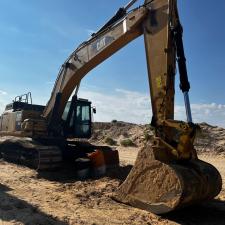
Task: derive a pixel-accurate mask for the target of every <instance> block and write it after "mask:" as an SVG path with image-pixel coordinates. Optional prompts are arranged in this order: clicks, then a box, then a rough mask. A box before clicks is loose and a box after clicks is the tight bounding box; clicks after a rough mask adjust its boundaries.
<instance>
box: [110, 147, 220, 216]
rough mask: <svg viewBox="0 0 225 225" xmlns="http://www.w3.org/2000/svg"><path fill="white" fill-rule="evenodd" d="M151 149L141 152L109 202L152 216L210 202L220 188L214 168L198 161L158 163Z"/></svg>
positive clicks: (218, 176) (217, 173) (218, 177)
mask: <svg viewBox="0 0 225 225" xmlns="http://www.w3.org/2000/svg"><path fill="white" fill-rule="evenodd" d="M154 151H155V149H154V147H152V146H147V147H146V148H143V149H142V150H141V151H140V152H139V154H138V157H137V159H136V162H135V165H134V167H133V168H132V170H131V172H130V174H129V175H128V177H127V178H126V180H125V181H124V182H123V183H122V185H121V186H120V187H119V189H118V190H117V192H116V193H115V194H114V196H113V199H114V200H116V201H119V202H122V203H125V204H128V205H131V206H134V207H137V208H140V209H144V210H147V211H150V212H153V213H155V214H164V213H168V212H170V211H173V210H175V209H178V208H182V207H185V206H188V205H192V204H195V203H200V202H202V201H204V200H209V199H213V198H214V197H215V196H217V195H218V194H219V192H220V191H221V188H222V178H221V176H220V174H219V172H218V171H217V169H216V168H215V167H213V166H212V165H210V164H208V163H206V162H203V161H201V160H199V159H197V158H196V159H193V160H190V161H189V162H175V161H174V162H171V161H170V162H162V161H159V160H157V159H156V157H155V155H156V154H155V153H154Z"/></svg>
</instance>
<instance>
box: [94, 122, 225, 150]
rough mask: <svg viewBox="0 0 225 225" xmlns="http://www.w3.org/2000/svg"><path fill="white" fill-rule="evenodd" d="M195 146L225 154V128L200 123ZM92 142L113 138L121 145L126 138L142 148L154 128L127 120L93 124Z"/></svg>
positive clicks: (151, 135) (103, 141)
mask: <svg viewBox="0 0 225 225" xmlns="http://www.w3.org/2000/svg"><path fill="white" fill-rule="evenodd" d="M199 126H200V129H199V130H198V132H197V137H196V141H195V147H196V149H197V151H198V152H200V153H203V152H207V153H216V154H225V129H224V128H221V127H217V126H211V125H209V124H207V123H201V124H199ZM93 132H94V134H93V136H92V138H91V139H90V141H91V142H95V143H98V144H99V143H101V144H109V143H107V141H106V140H107V138H110V139H112V140H113V142H112V145H117V146H121V143H122V142H123V141H124V140H125V141H126V140H130V141H132V142H133V143H134V145H133V147H135V148H136V149H138V150H139V149H140V148H141V147H143V145H145V144H146V142H147V141H151V138H152V137H153V134H154V129H153V128H152V127H151V126H150V125H137V124H132V123H125V122H120V121H119V122H111V123H100V122H96V123H94V126H93ZM131 147H132V146H131Z"/></svg>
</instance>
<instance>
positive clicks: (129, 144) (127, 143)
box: [120, 139, 135, 147]
mask: <svg viewBox="0 0 225 225" xmlns="http://www.w3.org/2000/svg"><path fill="white" fill-rule="evenodd" d="M120 144H121V145H122V146H123V147H134V146H135V144H134V142H133V141H132V140H131V139H124V140H122V141H120Z"/></svg>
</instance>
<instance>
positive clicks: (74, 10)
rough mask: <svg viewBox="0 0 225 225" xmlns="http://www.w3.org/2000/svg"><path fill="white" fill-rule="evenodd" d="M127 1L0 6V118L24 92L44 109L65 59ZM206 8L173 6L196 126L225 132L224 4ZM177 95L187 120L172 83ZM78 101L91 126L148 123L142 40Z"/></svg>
mask: <svg viewBox="0 0 225 225" xmlns="http://www.w3.org/2000/svg"><path fill="white" fill-rule="evenodd" d="M127 1H128V0H114V1H112V2H110V3H109V1H108V2H107V3H106V1H104V0H95V1H92V0H87V1H80V0H77V1H74V0H38V1H37V0H13V2H12V1H9V0H0V78H1V82H0V111H2V110H3V107H4V104H6V103H7V102H10V101H11V100H12V99H13V98H14V96H16V95H19V94H22V93H25V92H28V91H32V93H33V100H34V101H35V103H39V104H45V103H46V102H47V100H48V98H49V96H50V93H51V90H52V86H53V83H54V81H55V79H56V76H57V73H58V70H59V68H60V66H61V64H62V63H63V62H64V60H65V59H66V58H67V56H68V55H69V54H70V53H71V52H72V51H73V50H74V49H75V48H76V47H77V46H78V45H79V44H80V43H81V42H83V41H85V40H87V39H88V38H89V35H90V32H91V31H95V30H97V29H98V28H99V27H101V25H103V24H104V23H105V22H106V20H107V19H108V18H109V17H111V16H112V15H113V14H114V13H115V12H116V10H117V9H118V8H119V7H121V6H123V5H125V4H126V3H127ZM142 3H143V1H141V0H140V1H139V2H138V4H137V5H139V4H142ZM212 3H213V2H212V1H202V0H200V1H196V0H188V1H187V0H186V1H184V0H182V1H181V0H178V5H179V10H180V17H181V21H182V24H183V26H184V44H185V50H186V57H187V61H188V72H189V78H190V82H191V87H192V89H191V93H190V98H191V102H192V108H193V117H194V121H195V122H202V121H206V122H208V123H211V124H215V125H220V126H224V127H225V87H224V86H225V65H224V63H225V41H224V40H225V25H224V21H225V13H224V12H225V1H223V0H218V1H217V2H216V4H214V5H212ZM176 87H177V94H176V109H175V111H176V118H177V119H183V120H185V114H184V108H183V97H182V94H181V93H180V91H179V88H178V82H177V84H176ZM80 97H88V98H90V100H92V102H93V104H94V105H96V106H97V110H98V113H97V115H96V120H99V121H100V120H103V121H109V120H111V119H119V120H126V121H130V122H137V123H144V122H149V121H150V117H151V110H150V102H149V90H148V82H147V70H146V62H145V52H144V44H143V38H142V37H141V38H139V39H137V40H135V41H134V42H132V43H131V44H130V45H129V46H127V47H126V48H124V49H122V50H121V51H120V52H118V53H116V54H115V55H114V56H113V57H111V58H110V59H108V60H107V61H105V62H104V63H103V64H101V65H100V66H98V67H97V68H96V69H95V70H93V71H91V72H90V74H89V75H88V76H86V77H85V79H84V80H83V82H82V86H81V90H80Z"/></svg>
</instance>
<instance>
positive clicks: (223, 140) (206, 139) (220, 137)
mask: <svg viewBox="0 0 225 225" xmlns="http://www.w3.org/2000/svg"><path fill="white" fill-rule="evenodd" d="M199 125H200V128H201V129H200V131H199V132H197V137H196V141H195V147H196V149H197V150H198V151H199V152H206V153H217V154H225V129H224V128H221V127H217V126H211V125H209V124H207V123H201V124H199Z"/></svg>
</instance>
